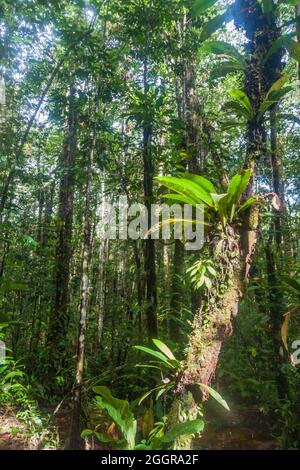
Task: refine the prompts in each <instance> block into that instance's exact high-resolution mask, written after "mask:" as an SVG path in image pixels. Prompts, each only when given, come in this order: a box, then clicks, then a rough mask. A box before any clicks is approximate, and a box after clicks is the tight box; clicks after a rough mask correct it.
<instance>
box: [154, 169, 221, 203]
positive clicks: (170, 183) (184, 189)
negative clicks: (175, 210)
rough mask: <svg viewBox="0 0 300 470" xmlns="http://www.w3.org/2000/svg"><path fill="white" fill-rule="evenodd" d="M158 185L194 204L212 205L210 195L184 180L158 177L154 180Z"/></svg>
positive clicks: (172, 177) (191, 182)
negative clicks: (186, 197) (185, 197)
mask: <svg viewBox="0 0 300 470" xmlns="http://www.w3.org/2000/svg"><path fill="white" fill-rule="evenodd" d="M154 179H155V181H157V182H158V183H161V184H163V185H164V186H166V187H167V188H169V189H171V190H172V191H175V192H178V193H179V194H182V195H183V196H188V198H190V199H192V200H193V202H194V203H196V204H202V203H204V204H206V205H208V206H211V205H212V200H211V197H210V195H209V194H208V193H207V192H206V191H204V190H203V189H202V188H201V187H199V185H197V184H196V183H194V182H193V181H190V180H188V179H186V178H177V177H175V176H158V177H156V178H154Z"/></svg>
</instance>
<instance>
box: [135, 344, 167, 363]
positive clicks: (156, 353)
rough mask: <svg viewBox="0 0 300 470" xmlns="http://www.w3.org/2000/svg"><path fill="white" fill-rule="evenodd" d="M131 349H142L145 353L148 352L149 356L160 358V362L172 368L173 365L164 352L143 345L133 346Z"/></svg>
mask: <svg viewBox="0 0 300 470" xmlns="http://www.w3.org/2000/svg"><path fill="white" fill-rule="evenodd" d="M133 349H138V350H139V351H143V352H145V353H147V354H150V355H151V356H154V357H156V358H157V359H160V360H161V361H162V362H164V363H165V364H167V365H168V366H169V367H172V368H174V365H173V364H172V363H170V361H169V360H168V358H167V357H166V356H165V355H164V354H162V353H160V352H159V351H155V350H154V349H150V348H146V347H145V346H133Z"/></svg>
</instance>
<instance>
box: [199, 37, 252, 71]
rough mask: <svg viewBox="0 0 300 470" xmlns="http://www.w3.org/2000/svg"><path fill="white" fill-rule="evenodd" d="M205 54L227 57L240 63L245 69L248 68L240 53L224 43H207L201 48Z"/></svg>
mask: <svg viewBox="0 0 300 470" xmlns="http://www.w3.org/2000/svg"><path fill="white" fill-rule="evenodd" d="M201 51H202V52H204V53H212V54H216V55H226V56H228V57H230V58H231V59H234V60H236V61H238V62H239V63H240V64H241V65H242V66H243V67H246V63H245V59H244V57H243V56H242V54H240V53H239V51H238V50H237V49H236V48H235V47H234V46H232V45H231V44H228V43H227V42H224V41H206V42H205V43H204V44H203V46H202V47H201Z"/></svg>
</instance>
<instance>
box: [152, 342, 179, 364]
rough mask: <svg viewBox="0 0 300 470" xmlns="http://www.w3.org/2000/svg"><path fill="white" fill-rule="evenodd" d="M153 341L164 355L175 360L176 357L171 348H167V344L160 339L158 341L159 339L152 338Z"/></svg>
mask: <svg viewBox="0 0 300 470" xmlns="http://www.w3.org/2000/svg"><path fill="white" fill-rule="evenodd" d="M152 341H153V343H154V344H155V346H156V347H157V348H158V349H160V351H161V352H162V353H163V354H164V355H165V356H167V357H168V358H169V359H172V360H174V361H176V360H177V359H176V357H175V356H174V354H173V353H172V351H171V349H170V348H168V346H167V345H166V344H165V343H163V342H162V341H160V340H159V339H152Z"/></svg>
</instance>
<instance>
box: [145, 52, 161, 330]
mask: <svg viewBox="0 0 300 470" xmlns="http://www.w3.org/2000/svg"><path fill="white" fill-rule="evenodd" d="M147 92H148V64H147V58H145V60H144V94H145V96H146V95H147ZM151 140H152V125H151V123H150V122H144V125H143V162H144V198H145V206H146V208H147V210H148V227H150V226H151V204H152V202H153V171H154V170H153V161H152V152H151ZM144 257H145V277H146V279H145V281H146V298H145V313H146V319H147V327H148V336H149V339H151V338H156V337H157V335H158V327H157V314H156V308H157V290H156V269H155V240H153V239H152V238H151V237H150V234H149V235H148V237H147V238H146V240H145V243H144Z"/></svg>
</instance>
